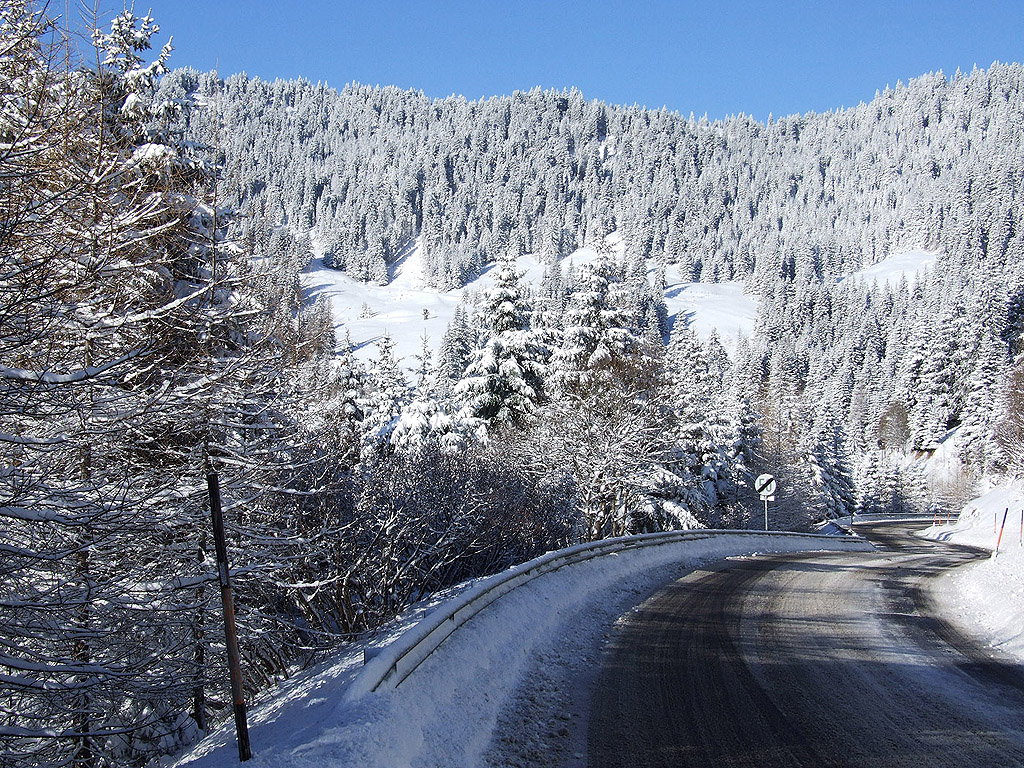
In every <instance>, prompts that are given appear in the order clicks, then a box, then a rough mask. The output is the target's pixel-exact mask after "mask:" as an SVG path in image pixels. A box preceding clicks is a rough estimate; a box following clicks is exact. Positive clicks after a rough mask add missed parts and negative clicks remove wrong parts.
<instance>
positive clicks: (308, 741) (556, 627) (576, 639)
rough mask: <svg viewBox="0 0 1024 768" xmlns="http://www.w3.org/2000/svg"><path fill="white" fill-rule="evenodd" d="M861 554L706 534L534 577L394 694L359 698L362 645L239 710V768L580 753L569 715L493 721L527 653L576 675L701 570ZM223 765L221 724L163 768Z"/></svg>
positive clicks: (817, 541) (522, 676)
mask: <svg viewBox="0 0 1024 768" xmlns="http://www.w3.org/2000/svg"><path fill="white" fill-rule="evenodd" d="M865 548H869V547H868V545H867V544H866V543H864V542H863V541H862V540H859V539H852V538H848V537H831V538H807V537H804V536H794V535H788V536H787V535H769V534H766V535H763V536H761V535H744V536H735V535H715V536H709V537H707V538H703V539H700V540H696V541H693V540H691V541H683V542H677V543H673V544H663V545H659V546H653V547H648V548H645V549H632V550H626V551H623V552H620V553H617V554H612V555H604V556H602V557H598V558H595V559H592V560H587V561H584V562H581V563H576V564H573V565H571V566H566V567H563V568H561V569H559V570H556V571H552V572H550V573H545V574H543V575H541V576H538V577H537V578H534V579H533V580H532V581H528V582H526V583H525V584H522V585H521V586H519V587H517V588H516V589H514V590H513V591H511V592H509V593H508V594H506V595H504V596H503V597H501V598H500V599H499V600H498V601H496V602H494V603H492V604H491V605H489V606H488V607H486V608H485V609H484V610H482V611H481V612H480V613H478V614H477V615H475V616H474V617H473V618H472V619H470V620H469V621H468V622H467V623H466V624H464V625H463V626H462V627H461V628H459V630H458V631H457V632H455V633H454V634H453V635H451V637H449V638H448V640H446V641H445V642H444V643H443V644H442V645H441V646H440V647H439V648H438V649H437V650H436V651H435V652H434V653H433V654H432V655H430V656H429V657H427V659H426V661H424V662H423V664H422V665H421V666H419V667H418V668H417V669H416V671H415V672H414V673H413V674H412V675H410V676H409V677H408V678H407V679H406V680H405V681H404V682H403V683H402V684H401V685H400V686H399V687H398V688H396V689H393V690H386V691H385V690H383V689H382V690H380V691H378V692H377V693H366V694H363V695H358V691H359V690H361V688H362V685H361V684H359V683H355V684H354V682H355V681H356V677H357V675H358V673H359V672H360V669H361V668H362V667H361V661H362V653H363V648H361V647H360V648H356V649H353V650H351V651H349V652H346V653H341V654H339V655H338V656H337V657H335V658H333V659H331V660H329V661H327V662H325V663H323V664H321V665H320V666H319V667H317V668H315V669H312V670H309V671H307V672H306V673H303V674H302V675H300V676H297V677H296V678H294V679H292V680H291V681H289V682H288V683H286V684H285V685H283V686H282V687H281V688H280V689H279V690H278V691H275V692H273V697H272V698H270V699H269V700H268V701H265V702H263V703H262V704H260V705H259V706H256V707H254V708H253V711H252V712H251V713H250V718H249V723H250V735H251V740H252V746H253V759H252V761H251V762H250V763H249V764H250V765H252V766H254V767H263V766H267V767H269V766H273V767H274V768H284V766H289V767H290V768H330V767H332V766H360V768H374V767H379V768H397V767H398V766H410V767H412V766H423V767H426V766H445V767H446V768H447V767H454V766H467V768H476V766H481V765H486V764H495V765H505V764H509V762H510V759H511V758H512V756H513V755H515V754H516V752H517V751H519V750H522V749H529V748H530V744H531V739H533V738H536V737H537V736H538V731H539V729H541V728H544V729H548V728H551V729H553V731H552V732H551V733H553V734H554V736H555V737H556V739H561V740H562V743H561V744H560V747H559V748H560V749H563V750H578V749H580V748H582V745H580V744H577V743H574V742H573V738H581V737H580V736H579V734H580V733H582V732H585V728H580V727H576V728H574V729H569V728H568V727H566V723H567V722H569V721H570V720H572V719H575V718H578V717H580V716H581V714H580V713H574V712H565V713H564V718H565V722H563V723H561V724H559V723H546V724H541V723H537V722H533V721H532V720H530V719H529V717H522V716H516V717H513V718H509V717H508V716H507V714H506V716H504V717H502V715H503V713H502V708H503V704H505V703H506V702H507V701H508V700H510V699H511V698H512V697H513V696H514V694H515V693H516V691H517V690H519V689H521V688H522V687H523V686H525V685H530V678H529V675H530V670H531V668H532V666H533V663H534V660H535V658H536V657H537V656H538V654H539V655H541V656H542V657H543V659H544V663H550V664H553V665H567V666H573V667H574V669H576V670H579V671H580V673H581V674H585V673H586V671H587V669H593V667H594V666H595V664H596V659H597V658H598V656H599V654H600V649H601V645H602V642H603V639H604V633H605V632H606V631H607V630H608V628H609V627H610V626H611V624H612V623H613V622H614V621H615V619H616V618H617V617H618V616H620V615H621V614H622V613H624V612H625V611H627V610H628V609H629V608H631V607H632V606H634V605H636V604H637V603H639V602H640V601H642V600H643V599H644V598H645V597H646V596H647V595H648V594H650V593H651V592H652V591H653V590H654V589H656V588H658V587H659V586H661V585H662V584H664V583H665V582H666V581H668V580H669V579H673V578H678V577H679V576H681V575H682V574H684V573H686V572H687V571H689V570H692V569H693V568H694V567H696V566H697V565H699V564H700V563H702V562H706V561H710V560H716V559H720V558H723V557H727V556H743V555H749V554H751V553H753V552H758V551H760V552H791V551H804V550H808V549H815V550H824V549H865ZM500 577H501V575H500V574H499V576H497V577H492V578H500ZM469 586H471V585H465V587H467V588H468V587H469ZM443 609H444V608H443V606H442V607H441V608H436V610H443ZM423 611H424V609H422V608H421V609H420V611H419V612H418V614H416V615H413V616H412V617H410V618H408V619H406V620H405V621H404V623H402V622H400V623H398V624H397V625H396V626H395V627H394V628H393V629H392V631H391V633H390V634H389V635H388V636H387V637H382V638H380V639H378V640H377V641H375V642H374V643H373V644H372V645H374V646H378V647H379V646H381V645H384V644H387V643H388V642H389V641H390V640H393V639H394V637H395V636H396V634H397V632H399V631H400V630H402V629H403V628H408V627H411V626H413V625H414V624H415V622H416V620H417V619H418V618H420V617H422V616H423ZM371 655H372V650H371ZM561 695H562V694H561V692H560V691H558V690H553V689H552V688H551V686H547V687H542V688H540V689H538V690H537V691H536V696H537V697H540V698H547V699H548V700H549V701H551V700H554V701H559V700H560V699H559V697H560V696H561ZM532 696H533V694H531V697H532ZM577 725H578V723H577ZM573 731H575V733H576V734H577V736H576V737H573V736H572V735H571V734H572V732H573ZM551 733H549V732H548V731H545V734H546V735H548V736H550V735H551ZM236 755H237V752H236V746H235V742H234V732H233V728H232V726H231V725H230V724H229V725H226V726H224V727H223V728H221V729H220V730H219V731H217V732H215V733H214V734H212V735H211V736H210V737H209V738H207V739H206V740H204V741H203V742H201V743H200V744H199V745H198V746H197V747H196V748H194V749H193V750H192V751H191V752H189V753H188V754H186V755H184V756H181V757H179V758H178V760H177V762H175V763H173V765H175V766H181V767H182V768H184V766H189V767H190V768H213V767H214V766H225V765H233V764H235V761H236V760H237V757H236Z"/></svg>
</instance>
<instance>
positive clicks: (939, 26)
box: [101, 0, 1024, 120]
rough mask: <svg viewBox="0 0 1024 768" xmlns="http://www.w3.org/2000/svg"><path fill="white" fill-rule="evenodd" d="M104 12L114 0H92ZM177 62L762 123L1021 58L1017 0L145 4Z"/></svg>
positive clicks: (155, 0) (1023, 33) (1023, 43)
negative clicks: (561, 98)
mask: <svg viewBox="0 0 1024 768" xmlns="http://www.w3.org/2000/svg"><path fill="white" fill-rule="evenodd" d="M101 2H102V5H103V7H104V8H117V9H120V8H121V7H123V5H122V3H120V2H118V3H114V2H111V0H101ZM136 7H137V10H139V11H145V10H146V8H152V12H153V16H154V17H155V18H156V20H157V22H158V23H160V25H161V28H162V30H161V35H160V37H159V39H158V42H159V43H163V42H164V41H165V40H166V38H167V35H168V34H170V35H173V36H174V44H175V48H176V50H175V54H174V56H173V58H172V63H173V64H174V65H176V66H186V65H187V66H192V67H195V68H197V69H202V70H205V69H212V68H214V67H215V66H219V71H220V72H221V74H222V75H228V74H231V73H233V72H239V71H245V72H247V73H249V74H250V75H258V76H260V77H263V78H267V79H273V78H276V77H284V78H292V77H299V76H301V77H305V78H307V79H309V80H312V81H314V82H315V81H318V80H325V81H327V82H329V83H330V84H331V85H332V86H336V87H338V88H340V87H342V86H344V85H345V84H346V83H349V82H359V83H363V84H368V85H377V84H380V85H397V86H399V87H402V88H414V89H417V90H422V91H423V92H424V93H426V94H427V95H428V96H438V97H439V96H447V95H449V94H452V93H459V94H462V95H464V96H466V97H467V98H478V97H481V96H491V95H496V94H509V93H512V92H513V91H515V90H528V89H530V88H532V87H534V86H536V85H540V86H542V87H544V88H558V89H561V88H566V87H571V86H575V87H577V88H579V89H580V90H581V91H582V92H583V94H584V95H585V96H586V97H587V98H590V99H601V100H603V101H607V102H611V103H614V104H634V103H636V104H641V105H644V106H647V107H654V108H657V107H662V106H667V107H668V108H669V109H671V110H674V111H678V112H680V113H682V114H684V115H689V114H690V113H691V112H693V113H695V114H696V115H698V116H699V115H703V114H705V113H706V114H707V115H708V116H709V117H711V118H719V117H725V116H726V115H730V114H736V113H740V112H744V113H746V114H749V115H753V116H754V117H756V118H757V119H759V120H764V119H765V118H767V116H768V114H769V113H773V114H775V115H776V116H779V115H785V114H792V113H795V112H807V111H811V110H814V111H824V110H828V109H834V108H838V107H841V106H853V105H856V104H857V103H859V102H861V101H869V100H870V99H871V98H873V97H874V95H875V91H876V90H880V89H883V88H885V86H886V85H887V84H889V85H895V84H896V82H897V80H903V81H904V82H906V80H908V79H910V78H911V77H915V76H917V75H920V74H923V73H925V72H930V71H936V70H942V71H943V72H945V73H946V74H947V75H951V74H952V73H953V72H955V71H956V69H957V68H958V67H959V68H960V69H962V70H964V71H970V69H971V68H972V67H973V66H975V65H977V66H978V67H982V68H985V67H988V66H989V65H990V64H991V63H992V62H993V61H996V60H999V61H1004V62H1007V61H1017V62H1019V61H1022V60H1024V51H1022V49H1024V3H1022V2H1021V0H1013V1H1012V2H1007V1H1004V0H994V1H987V0H980V2H977V3H967V2H963V1H961V2H950V1H949V0H930V1H929V2H917V1H916V0H915V1H914V2H901V1H900V0H888V1H887V2H875V1H873V0H872V1H871V2H838V3H829V2H826V1H825V0H820V1H818V2H798V1H797V0H778V1H777V2H758V1H757V0H751V1H750V2H740V1H739V0H711V1H710V2H667V1H664V0H654V1H652V2H644V1H643V0H635V2H611V1H610V0H590V2H586V3H579V2H572V3H568V2H542V1H541V0H516V2H507V1H506V0H501V1H500V2H488V0H475V1H473V2H469V1H464V0H437V1H432V0H418V2H411V1H407V0H393V1H392V2H386V1H381V0H360V1H359V2H350V1H348V0H335V1H332V0H312V1H308V2H301V1H295V2H281V0H207V1H206V2H202V3H199V2H194V1H190V0H152V2H150V3H144V2H140V3H139V4H137V6H136Z"/></svg>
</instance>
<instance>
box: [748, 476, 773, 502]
mask: <svg viewBox="0 0 1024 768" xmlns="http://www.w3.org/2000/svg"><path fill="white" fill-rule="evenodd" d="M778 487H779V484H778V483H777V482H776V480H775V478H774V477H772V476H771V475H758V477H757V480H755V481H754V490H755V491H757V492H758V493H759V494H760V495H761V498H762V499H765V500H767V501H774V500H775V489H776V488H778Z"/></svg>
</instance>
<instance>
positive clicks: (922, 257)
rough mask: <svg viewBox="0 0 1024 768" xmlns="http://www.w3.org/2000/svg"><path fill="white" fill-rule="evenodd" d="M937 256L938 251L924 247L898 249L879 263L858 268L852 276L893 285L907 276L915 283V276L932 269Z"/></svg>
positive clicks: (908, 280) (869, 281) (866, 280)
mask: <svg viewBox="0 0 1024 768" xmlns="http://www.w3.org/2000/svg"><path fill="white" fill-rule="evenodd" d="M936 258H938V254H937V253H935V252H934V251H926V250H924V249H923V248H915V249H912V250H909V251H898V252H896V253H894V254H893V255H891V256H890V257H889V258H887V259H885V260H883V261H880V262H878V263H877V264H872V265H871V266H870V267H864V268H863V269H860V270H857V271H856V272H854V273H853V274H852V275H850V277H852V278H857V279H860V280H864V281H865V282H868V283H872V282H878V283H879V284H882V283H885V284H887V285H890V286H893V287H895V286H897V285H899V283H900V280H901V279H902V278H904V277H905V278H907V283H908V284H913V282H914V277H915V276H916V275H918V274H921V273H922V272H926V271H928V270H929V269H931V268H932V265H934V264H935V259H936Z"/></svg>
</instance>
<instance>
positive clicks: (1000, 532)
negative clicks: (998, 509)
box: [992, 507, 1010, 557]
mask: <svg viewBox="0 0 1024 768" xmlns="http://www.w3.org/2000/svg"><path fill="white" fill-rule="evenodd" d="M1008 514H1010V508H1009V507H1007V508H1006V511H1005V512H1003V524H1002V525H1001V526H999V537H998V538H997V539H996V550H995V552H993V553H992V557H995V556H996V555H998V554H999V542H1001V541H1002V540H1003V529H1004V528H1006V516H1007V515H1008Z"/></svg>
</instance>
